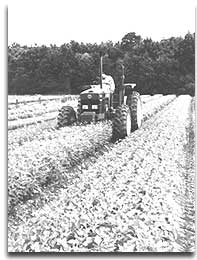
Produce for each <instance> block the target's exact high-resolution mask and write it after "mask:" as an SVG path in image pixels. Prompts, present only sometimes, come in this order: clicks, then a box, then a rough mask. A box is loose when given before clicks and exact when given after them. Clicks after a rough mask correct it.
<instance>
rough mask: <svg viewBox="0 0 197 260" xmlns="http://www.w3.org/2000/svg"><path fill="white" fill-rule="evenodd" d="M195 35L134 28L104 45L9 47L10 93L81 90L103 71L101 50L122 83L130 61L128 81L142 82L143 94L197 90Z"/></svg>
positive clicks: (139, 84)
mask: <svg viewBox="0 0 197 260" xmlns="http://www.w3.org/2000/svg"><path fill="white" fill-rule="evenodd" d="M194 39H195V36H194V34H191V33H187V34H186V35H185V37H184V38H181V37H177V38H175V37H171V38H169V39H165V40H161V41H160V42H154V41H152V39H149V38H147V39H144V40H143V39H142V38H141V36H139V35H136V33H134V32H130V33H128V34H126V35H125V36H124V37H123V38H122V40H121V42H117V43H113V42H112V41H108V42H102V43H101V44H96V43H94V44H92V43H87V44H84V43H78V42H76V41H71V42H70V43H66V44H63V45H61V46H60V47H57V46H56V45H51V46H50V47H47V46H44V45H43V46H37V45H35V46H33V47H32V46H31V47H27V46H20V45H19V44H16V43H14V44H13V45H11V46H9V47H8V93H9V94H36V93H37V94H62V93H63V94H70V93H73V94H78V93H79V92H80V89H81V86H82V85H86V84H91V83H93V81H94V80H95V79H96V77H97V76H98V75H99V53H100V52H102V53H103V54H104V58H103V63H104V64H103V69H104V72H105V73H106V74H110V75H112V77H113V78H114V80H115V83H116V85H119V84H120V82H121V78H120V76H121V71H120V66H119V63H124V65H125V82H135V83H137V87H138V90H139V91H140V93H141V94H156V93H164V94H170V93H173V94H180V93H185V94H190V95H194V93H195V87H194V85H195V84H194V82H195V80H194V79H195V77H194V73H195V65H194V63H195V44H194Z"/></svg>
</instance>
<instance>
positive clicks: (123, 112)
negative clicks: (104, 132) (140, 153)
mask: <svg viewBox="0 0 197 260" xmlns="http://www.w3.org/2000/svg"><path fill="white" fill-rule="evenodd" d="M130 133H131V111H130V108H129V106H127V105H121V106H118V107H117V109H116V111H115V115H114V118H113V121H112V139H113V140H117V139H122V138H124V137H126V136H128V135H130Z"/></svg>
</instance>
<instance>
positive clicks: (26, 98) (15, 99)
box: [8, 95, 77, 105]
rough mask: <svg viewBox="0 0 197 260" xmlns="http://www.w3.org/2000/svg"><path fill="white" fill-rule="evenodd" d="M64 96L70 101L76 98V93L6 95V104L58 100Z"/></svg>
mask: <svg viewBox="0 0 197 260" xmlns="http://www.w3.org/2000/svg"><path fill="white" fill-rule="evenodd" d="M62 97H64V99H65V101H70V100H73V99H76V97H77V96H76V95H66V96H65V95H64V96H61V95H57V96H54V95H52V96H49V95H47V96H46V95H45V96H44V95H43V96H42V95H33V96H32V95H21V96H20V95H9V96H8V105H19V104H20V105H21V104H27V103H34V102H39V103H40V102H44V101H53V100H60V99H61V98H62Z"/></svg>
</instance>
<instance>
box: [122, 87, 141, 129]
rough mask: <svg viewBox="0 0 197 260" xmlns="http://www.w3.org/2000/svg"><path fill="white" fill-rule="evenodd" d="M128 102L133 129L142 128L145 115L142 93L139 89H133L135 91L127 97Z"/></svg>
mask: <svg viewBox="0 0 197 260" xmlns="http://www.w3.org/2000/svg"><path fill="white" fill-rule="evenodd" d="M126 104H127V105H128V106H129V108H130V110H131V130H132V131H135V130H137V129H138V128H140V126H141V124H142V117H143V115H142V102H141V98H140V94H139V93H138V92H137V91H133V93H132V94H131V95H129V96H128V97H127V101H126Z"/></svg>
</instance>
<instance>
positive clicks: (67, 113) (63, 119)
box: [57, 106, 77, 128]
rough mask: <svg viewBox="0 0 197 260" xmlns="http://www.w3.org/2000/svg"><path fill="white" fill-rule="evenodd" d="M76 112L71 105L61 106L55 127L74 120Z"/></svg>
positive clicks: (66, 124)
mask: <svg viewBox="0 0 197 260" xmlns="http://www.w3.org/2000/svg"><path fill="white" fill-rule="evenodd" d="M76 120H77V118H76V113H75V110H74V109H73V108H72V107H71V106H63V107H62V108H61V109H60V111H59V114H58V117H57V127H58V128H60V127H64V126H68V125H71V124H73V123H74V122H76Z"/></svg>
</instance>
